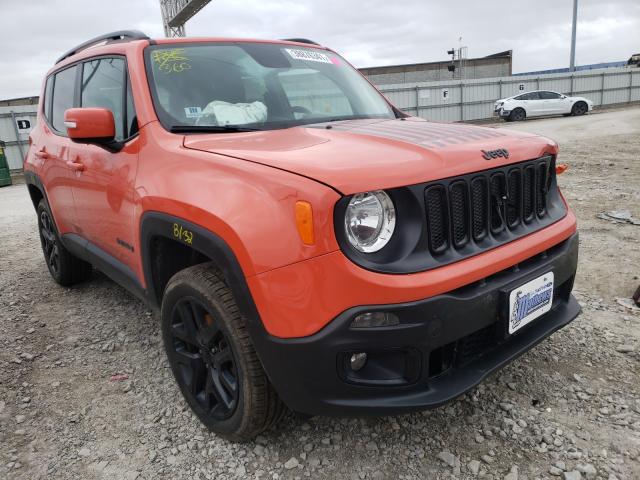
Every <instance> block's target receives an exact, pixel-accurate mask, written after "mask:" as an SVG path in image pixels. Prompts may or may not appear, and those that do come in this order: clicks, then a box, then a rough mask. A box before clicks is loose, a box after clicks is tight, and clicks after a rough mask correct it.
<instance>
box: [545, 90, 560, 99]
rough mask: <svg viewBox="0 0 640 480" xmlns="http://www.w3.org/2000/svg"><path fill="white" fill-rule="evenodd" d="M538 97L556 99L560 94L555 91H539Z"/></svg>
mask: <svg viewBox="0 0 640 480" xmlns="http://www.w3.org/2000/svg"><path fill="white" fill-rule="evenodd" d="M540 98H541V99H542V100H557V99H559V98H560V94H559V93H555V92H540Z"/></svg>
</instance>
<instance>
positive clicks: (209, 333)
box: [170, 297, 239, 420]
mask: <svg viewBox="0 0 640 480" xmlns="http://www.w3.org/2000/svg"><path fill="white" fill-rule="evenodd" d="M170 332H171V336H172V342H171V345H172V348H173V352H172V353H173V355H174V359H175V362H176V363H177V365H178V373H179V375H180V376H181V378H180V380H181V381H182V382H184V385H186V386H187V387H188V389H187V390H186V391H185V392H183V393H185V394H186V395H189V396H191V400H192V401H193V402H195V403H197V404H198V406H200V408H202V410H203V411H205V412H207V414H208V415H210V416H211V417H213V418H215V419H216V420H225V419H227V418H229V417H230V416H231V415H233V413H234V411H235V409H236V407H237V405H238V397H239V381H238V372H237V368H236V360H235V356H234V354H233V350H232V348H231V345H230V344H229V342H228V341H227V339H226V337H225V335H224V333H223V331H222V330H221V329H220V324H219V323H218V322H216V321H215V319H214V316H213V315H212V314H211V312H210V311H209V310H208V309H207V307H206V306H205V305H204V304H203V303H202V302H200V301H199V300H197V299H196V298H194V297H186V298H182V299H181V300H180V301H179V302H178V303H176V305H175V306H174V309H173V312H172V320H171V330H170Z"/></svg>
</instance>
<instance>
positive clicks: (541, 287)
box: [509, 272, 553, 334]
mask: <svg viewBox="0 0 640 480" xmlns="http://www.w3.org/2000/svg"><path fill="white" fill-rule="evenodd" d="M552 302H553V272H549V273H545V274H544V275H541V276H539V277H538V278H536V279H534V280H531V281H530V282H527V283H525V284H524V285H521V286H520V287H518V288H516V289H515V290H512V291H511V293H510V295H509V333H510V334H511V333H514V332H516V331H517V330H519V329H521V328H522V327H524V326H525V325H527V324H528V323H530V322H532V321H533V320H535V319H536V318H538V317H539V316H541V315H544V314H545V313H547V312H548V311H549V310H551V303H552Z"/></svg>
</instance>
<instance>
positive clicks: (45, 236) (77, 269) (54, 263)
mask: <svg viewBox="0 0 640 480" xmlns="http://www.w3.org/2000/svg"><path fill="white" fill-rule="evenodd" d="M37 213H38V230H39V233H40V244H41V245H42V253H43V254H44V259H45V261H46V262H47V268H48V269H49V273H50V274H51V276H52V277H53V279H54V280H55V281H56V282H57V283H59V284H60V285H62V286H64V287H69V286H71V285H73V284H76V283H79V282H82V281H84V280H86V279H88V278H89V277H90V276H91V264H90V263H88V262H85V261H84V260H81V259H79V258H78V257H76V256H75V255H73V254H72V253H71V252H70V251H69V250H67V249H66V248H65V247H64V245H63V244H62V242H61V241H60V235H58V229H57V228H56V224H55V222H54V220H53V215H52V214H51V210H50V209H49V205H47V202H46V201H45V200H44V198H43V199H42V200H40V203H39V204H38V208H37Z"/></svg>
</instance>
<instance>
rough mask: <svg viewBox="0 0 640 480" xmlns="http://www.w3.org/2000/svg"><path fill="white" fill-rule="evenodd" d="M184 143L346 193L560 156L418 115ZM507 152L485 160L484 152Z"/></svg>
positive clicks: (532, 143)
mask: <svg viewBox="0 0 640 480" xmlns="http://www.w3.org/2000/svg"><path fill="white" fill-rule="evenodd" d="M184 146H185V147H186V148H191V149H195V150H202V151H205V152H212V153H217V154H220V155H226V156H229V157H235V158H238V159H243V160H248V161H251V162H256V163H260V164H263V165H268V166H271V167H275V168H278V169H281V170H286V171H289V172H292V173H295V174H298V175H302V176H305V177H308V178H312V179H314V180H317V181H319V182H321V183H324V184H326V185H329V186H331V187H332V188H334V189H335V190H338V191H339V192H341V193H343V194H352V193H357V192H363V191H368V190H377V189H385V188H393V187H400V186H405V185H412V184H416V183H422V182H427V181H430V180H436V179H439V178H446V177H451V176H456V175H462V174H465V173H470V172H474V171H480V170H485V169H487V168H494V167H498V166H501V165H506V164H509V163H515V162H519V161H523V160H530V159H533V158H537V157H539V156H542V155H543V154H544V153H555V152H556V151H557V145H556V144H555V143H554V142H553V141H552V140H548V139H546V138H543V137H539V136H536V135H533V134H529V133H524V132H516V131H513V130H502V129H497V128H487V127H477V126H473V125H465V124H455V123H436V122H428V121H425V120H422V119H418V118H407V119H406V120H400V119H393V120H391V119H384V120H380V119H366V120H348V121H343V122H333V123H327V124H313V125H305V126H300V127H294V128H287V129H281V130H268V131H261V132H246V133H229V134H205V135H188V136H185V138H184ZM492 150H507V152H508V157H507V158H505V157H504V156H497V157H496V158H491V159H490V160H486V159H485V158H484V156H483V155H484V152H483V151H487V152H488V151H492Z"/></svg>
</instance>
